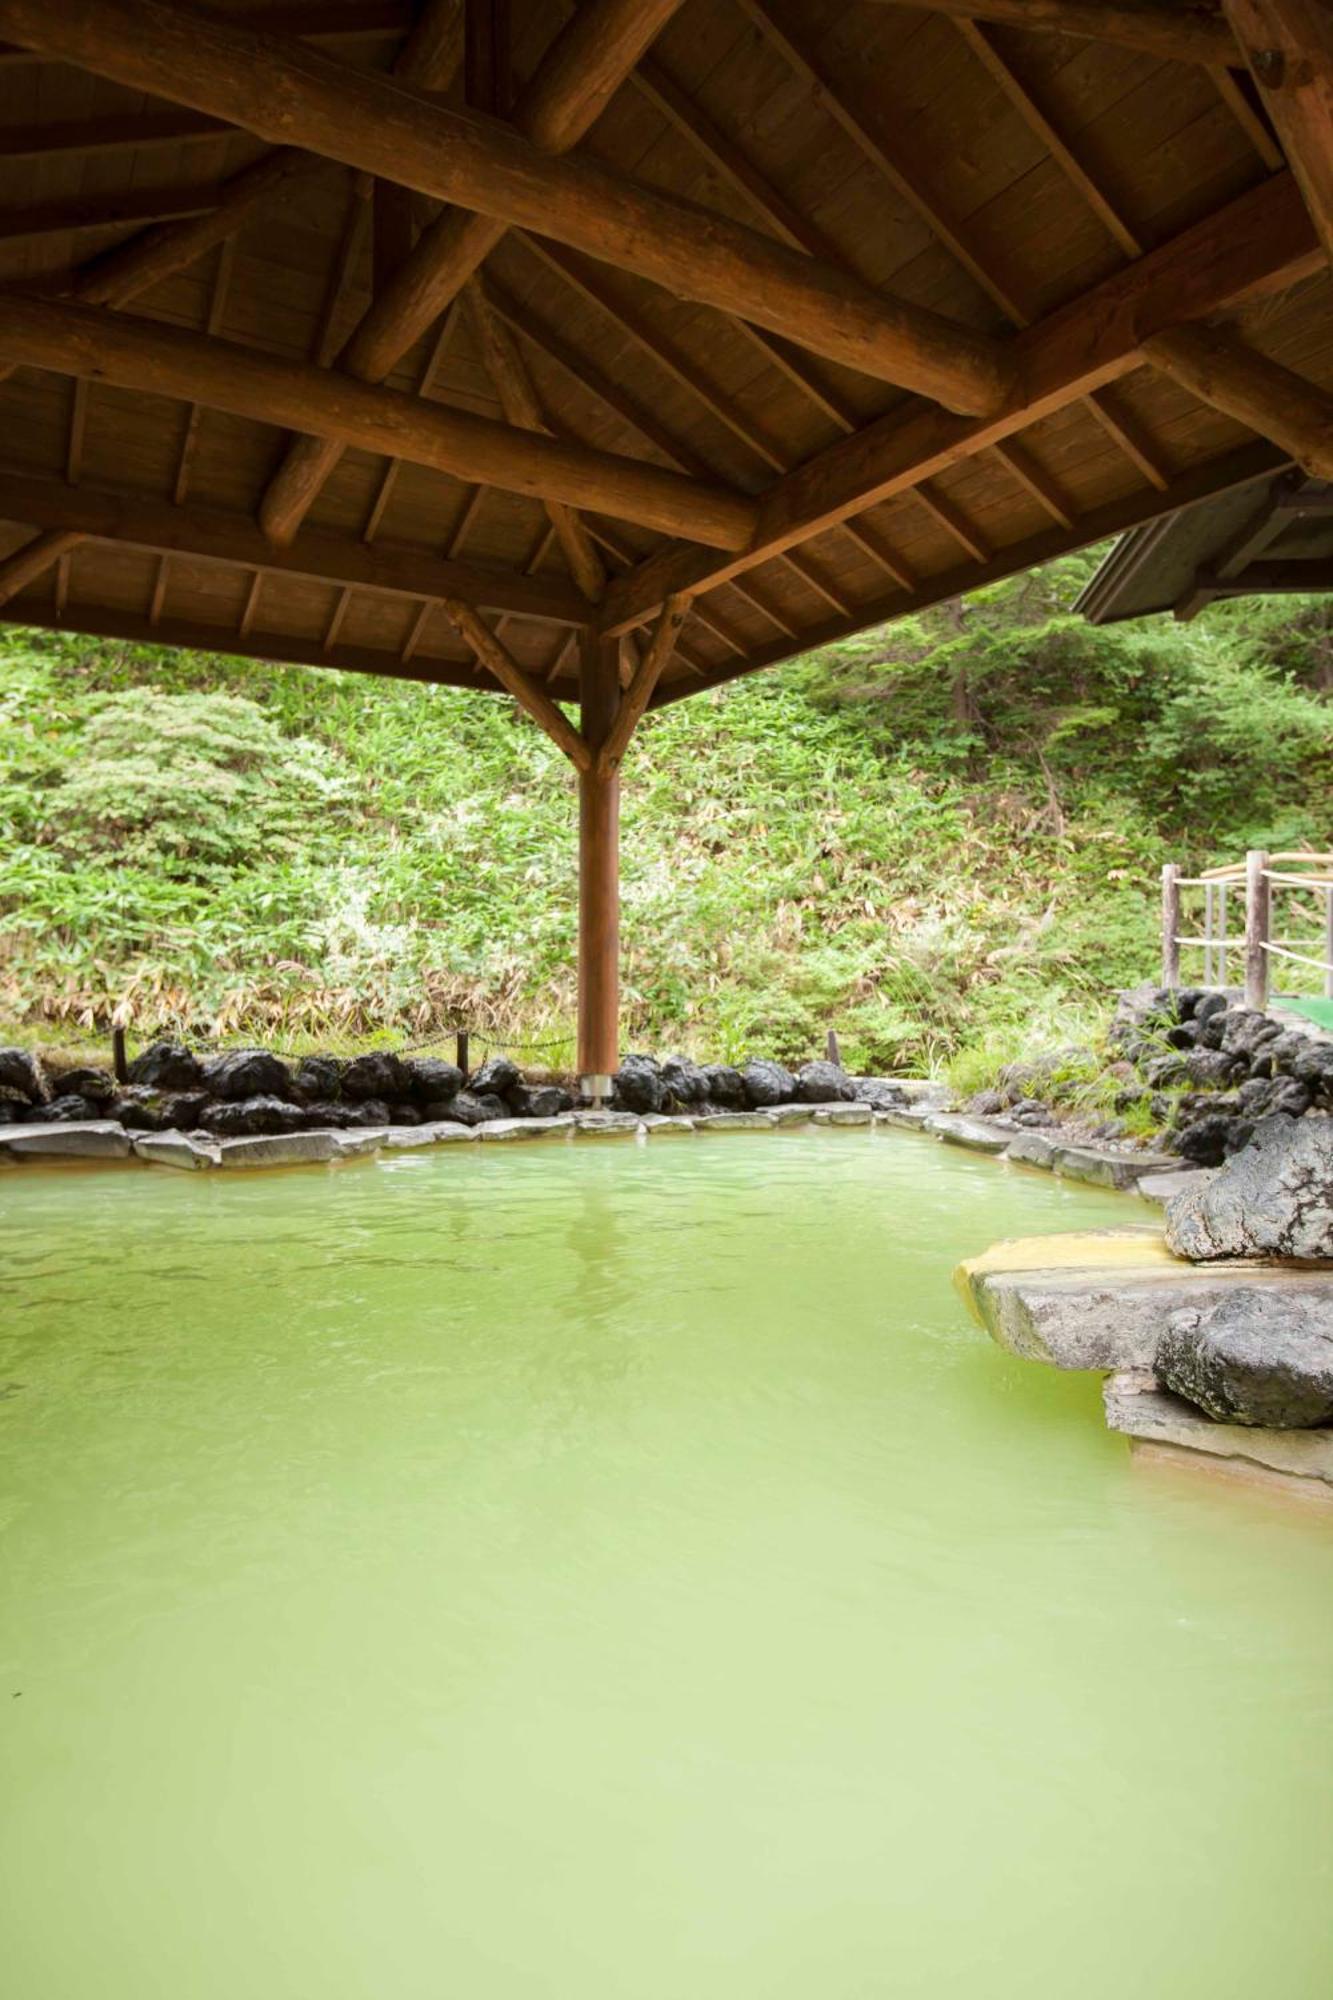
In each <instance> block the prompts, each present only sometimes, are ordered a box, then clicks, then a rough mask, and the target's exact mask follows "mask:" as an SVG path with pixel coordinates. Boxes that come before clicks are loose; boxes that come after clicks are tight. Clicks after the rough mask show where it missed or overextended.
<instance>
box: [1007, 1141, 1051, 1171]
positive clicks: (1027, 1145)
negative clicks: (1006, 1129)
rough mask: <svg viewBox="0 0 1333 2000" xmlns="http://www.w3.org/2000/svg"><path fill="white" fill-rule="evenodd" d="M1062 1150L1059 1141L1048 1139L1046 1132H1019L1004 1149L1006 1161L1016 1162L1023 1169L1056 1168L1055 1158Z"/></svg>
mask: <svg viewBox="0 0 1333 2000" xmlns="http://www.w3.org/2000/svg"><path fill="white" fill-rule="evenodd" d="M1059 1150H1060V1142H1059V1140H1058V1139H1048V1138H1047V1136H1046V1134H1045V1133H1044V1132H1019V1133H1018V1134H1017V1136H1016V1137H1014V1138H1013V1139H1011V1140H1010V1141H1009V1144H1008V1145H1007V1146H1006V1147H1005V1149H1004V1157H1005V1159H1006V1160H1016V1161H1017V1162H1018V1164H1019V1166H1021V1167H1046V1168H1048V1169H1051V1168H1054V1166H1055V1156H1056V1154H1057V1153H1058V1152H1059Z"/></svg>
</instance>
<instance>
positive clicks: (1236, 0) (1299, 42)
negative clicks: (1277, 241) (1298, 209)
mask: <svg viewBox="0 0 1333 2000" xmlns="http://www.w3.org/2000/svg"><path fill="white" fill-rule="evenodd" d="M1226 12H1227V18H1228V20H1229V21H1230V22H1231V25H1232V27H1233V28H1234V29H1235V32H1236V39H1237V41H1238V42H1239V43H1240V46H1241V48H1242V49H1243V50H1244V53H1245V60H1246V62H1247V63H1248V64H1249V66H1250V74H1251V75H1252V76H1253V78H1254V80H1255V83H1256V84H1257V85H1258V88H1259V95H1260V97H1261V99H1262V100H1263V103H1264V104H1265V106H1266V107H1267V110H1268V114H1269V116H1270V117H1271V119H1272V121H1273V124H1274V126H1275V128H1276V130H1277V135H1278V137H1279V139H1281V141H1282V144H1283V147H1284V148H1285V150H1286V155H1287V158H1288V160H1290V162H1291V170H1292V172H1293V173H1294V174H1295V176H1296V179H1297V180H1298V181H1299V183H1300V188H1301V193H1302V194H1303V195H1304V196H1305V205H1306V207H1307V208H1308V209H1309V211H1310V217H1311V220H1312V221H1313V223H1314V226H1315V228H1316V229H1317V230H1318V232H1319V239H1320V241H1321V242H1322V244H1323V246H1324V252H1325V255H1326V256H1327V257H1328V260H1329V262H1330V264H1333V12H1331V11H1330V9H1329V7H1328V6H1327V4H1326V0H1226Z"/></svg>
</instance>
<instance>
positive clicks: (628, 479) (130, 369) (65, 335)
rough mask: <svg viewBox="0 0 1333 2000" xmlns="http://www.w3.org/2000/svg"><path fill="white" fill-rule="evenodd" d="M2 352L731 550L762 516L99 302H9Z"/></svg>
mask: <svg viewBox="0 0 1333 2000" xmlns="http://www.w3.org/2000/svg"><path fill="white" fill-rule="evenodd" d="M0 360H5V361H9V362H13V363H15V364H18V365H22V366H25V367H32V368H47V369H54V370H55V371H56V372H57V373H59V374H65V375H74V376H77V377H81V378H84V379H87V380H90V381H93V380H96V381H103V382H110V383H114V384H115V385H116V386H117V387H119V388H123V389H138V390H143V391H146V392H148V393H149V394H156V395H162V396H171V397H176V398H178V399H179V400H180V401H181V402H187V403H195V402H199V403H206V404H208V405H209V406H210V407H212V408H214V409H219V410H228V411H230V412H231V413H232V414H233V415H236V416H241V417H252V418H256V419H257V420H258V421H260V422H261V423H273V424H279V425H282V426H283V427H284V428H286V429H291V430H318V431H321V432H323V433H324V434H326V435H328V436H331V437H338V438H340V439H341V440H342V441H343V442H344V443H346V444H356V445H360V446H362V447H363V449H365V450H367V451H372V452H380V453H383V454H385V455H386V456H387V457H390V458H402V459H407V460H409V461H410V462H412V463H414V464H417V465H426V466H430V467H431V468H432V469H433V470H435V471H437V472H447V473H451V474H452V475H453V476H454V477H455V478H459V479H466V480H480V481H482V482H484V483H485V484H487V485H490V486H499V487H502V488H503V489H504V490H505V491H507V492H510V493H525V494H528V495H531V496H532V497H533V498H536V499H539V500H540V499H544V498H546V497H547V496H549V497H551V498H552V499H556V500H564V501H566V502H568V504H569V505H570V506H572V507H591V508H594V509H597V510H598V511H600V512H603V513H607V514H610V515H612V516H616V517H619V518H623V519H625V520H630V521H639V522H641V523H642V524H643V525H644V526H645V527H650V528H657V529H659V530H661V531H663V532H664V533H666V534H675V535H688V536H696V537H699V538H703V539H711V540H712V541H713V542H715V543H716V545H717V546H718V547H720V548H742V547H744V545H745V543H746V542H747V541H748V540H749V538H750V535H751V533H752V532H753V529H754V525H755V519H756V510H755V506H754V503H753V502H752V501H750V500H747V499H745V498H744V497H743V496H742V495H740V494H737V493H732V492H730V491H729V490H727V489H726V488H722V487H715V486H706V485H704V484H703V483H702V482H700V481H698V480H693V479H686V478H684V477H682V476H681V474H679V473H676V472H667V471H665V470H663V469H662V468H661V467H658V466H653V465H648V464H645V463H644V462H642V461H641V460H639V459H632V458H621V457H618V456H617V455H615V454H614V453H611V452H602V451H594V450H591V449H589V448H587V447H585V446H583V445H573V444H565V443H563V442H561V441H559V440H557V439H555V438H547V437H537V436H534V435H533V434H531V433H530V432H527V431H515V430H510V429H509V428H508V427H507V426H505V425H503V424H497V423H493V422H491V421H489V420H488V419H487V418H484V417H475V416H472V415H470V414H468V413H467V412H464V411H461V410H451V409H447V408H445V407H444V406H443V405H442V404H438V403H423V402H421V401H419V400H418V399H417V398H416V397H415V396H410V395H406V394H404V393H403V392H401V391H399V390H396V389H384V388H372V387H371V386H370V385H369V384H368V383H362V382H352V381H349V380H348V379H347V377H345V376H341V375H336V374H334V373H333V372H332V371H329V370H325V369H319V368H312V367H311V366H310V365H309V364H308V363H304V362H293V361H284V360H280V359H279V358H278V357H277V356H274V355H269V354H260V353H257V352H256V351H255V350H254V349H253V348H247V347H242V346H240V345H238V344H236V343H233V342H231V341H226V340H217V339H211V338H209V337H208V336H207V335H204V334H197V333H187V332H185V331H183V330H182V329H180V328H178V327H169V326H165V325H159V324H157V323H156V322H149V321H147V320H130V319H125V318H123V317H121V316H120V315H118V314H113V313H106V312H102V311H100V310H97V309H96V308H93V307H89V306H76V305H66V304H63V303H59V304H58V303H56V302H54V301H51V300H47V299H35V298H20V297H17V296H10V297H7V298H3V299H0Z"/></svg>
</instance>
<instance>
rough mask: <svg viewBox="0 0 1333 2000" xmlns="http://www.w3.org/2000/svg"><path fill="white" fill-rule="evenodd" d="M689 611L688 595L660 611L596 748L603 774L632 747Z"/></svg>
mask: <svg viewBox="0 0 1333 2000" xmlns="http://www.w3.org/2000/svg"><path fill="white" fill-rule="evenodd" d="M689 615H690V601H689V599H688V598H687V597H669V598H668V599H667V601H666V603H665V604H664V605H663V606H662V609H661V610H660V612H659V613H658V615H657V623H656V624H655V625H654V627H653V631H652V636H651V638H650V639H649V641H648V644H647V647H646V648H645V650H644V654H643V657H642V659H641V660H640V661H639V663H638V665H637V666H636V667H635V669H634V672H633V675H632V676H631V678H630V683H629V686H628V687H627V688H626V689H625V692H624V693H623V694H622V695H621V697H620V705H619V707H618V708H617V710H616V713H615V717H614V720H613V721H612V723H611V726H610V728H609V729H608V731H607V734H606V738H605V740H604V742H603V743H602V745H601V748H600V749H599V750H598V752H597V771H598V773H599V774H600V775H601V776H602V777H609V776H610V775H611V774H612V773H613V772H615V771H616V770H618V769H619V767H620V760H621V758H622V757H623V756H624V754H625V752H626V751H627V750H628V749H629V746H630V739H631V738H632V737H633V735H634V732H635V730H636V729H637V728H638V726H639V723H640V722H641V721H642V719H643V716H644V714H645V712H646V710H647V707H648V704H649V702H650V701H651V700H652V698H653V696H654V694H655V693H656V692H657V683H658V682H659V681H660V680H661V678H662V675H663V673H664V672H665V670H666V667H667V664H668V662H669V661H670V659H671V655H672V653H673V651H674V650H675V645H676V641H677V640H678V639H679V637H680V635H681V630H682V628H683V626H684V624H685V620H686V619H687V618H688V617H689ZM627 643H628V642H627Z"/></svg>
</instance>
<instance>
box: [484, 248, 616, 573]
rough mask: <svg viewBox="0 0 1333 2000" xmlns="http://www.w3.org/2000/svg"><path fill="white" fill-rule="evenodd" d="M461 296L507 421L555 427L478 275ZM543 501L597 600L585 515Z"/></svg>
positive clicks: (575, 569) (568, 556)
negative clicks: (548, 419) (548, 417)
mask: <svg viewBox="0 0 1333 2000" xmlns="http://www.w3.org/2000/svg"><path fill="white" fill-rule="evenodd" d="M463 301H464V306H465V309H466V311H467V314H468V324H469V325H470V327H471V329H472V333H473V337H474V339H475V340H476V342H477V345H478V347H479V348H480V350H481V354H482V358H483V360H484V361H485V364H486V369H487V372H488V374H489V375H490V378H491V380H492V382H493V383H494V384H495V389H496V394H497V395H498V396H499V398H500V407H501V408H502V410H503V411H504V414H505V420H506V422H508V423H510V424H514V425H516V426H518V427H519V428H520V429H522V430H529V431H538V432H541V433H543V434H549V432H550V428H551V427H550V425H549V424H548V423H547V421H546V416H545V413H544V411H543V410H542V406H541V401H540V398H539V397H538V395H537V390H536V386H535V384H534V383H533V380H532V377H531V375H530V374H529V373H528V368H527V363H526V362H525V361H524V359H523V355H522V352H521V351H520V349H519V345H518V342H517V340H516V339H515V338H514V336H513V334H512V333H511V332H510V331H509V328H508V327H507V326H506V325H505V324H504V321H503V320H502V319H501V318H500V316H499V314H498V313H497V312H496V311H495V309H494V307H493V306H492V305H491V303H490V301H489V299H488V298H487V296H486V293H485V290H484V288H483V285H482V280H481V279H480V278H479V277H478V278H472V279H470V280H469V282H468V284H467V285H466V286H465V287H464V290H463ZM542 505H543V506H544V507H545V509H546V518H547V520H548V521H549V522H550V524H551V527H552V529H553V530H554V532H555V537H556V540H557V541H558V542H559V544H560V548H561V551H562V552H563V554H564V558H565V561H566V563H567V564H568V565H569V573H570V575H571V576H572V577H573V579H574V581H575V583H576V584H577V585H578V587H579V589H580V590H581V591H582V592H583V595H584V596H585V597H586V598H587V599H588V600H589V601H590V602H591V603H593V604H596V603H597V602H598V601H599V599H600V598H601V597H602V595H603V593H604V592H605V590H606V571H605V569H604V568H603V566H602V559H601V557H600V556H599V555H598V553H597V550H596V548H595V547H594V545H593V540H592V536H591V535H590V534H589V533H588V530H587V527H586V525H585V524H584V521H583V519H582V517H581V515H580V514H579V512H578V510H577V509H576V508H574V507H569V506H566V505H565V504H564V503H563V502H562V501H559V500H552V499H550V498H547V499H545V500H544V501H543V502H542Z"/></svg>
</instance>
